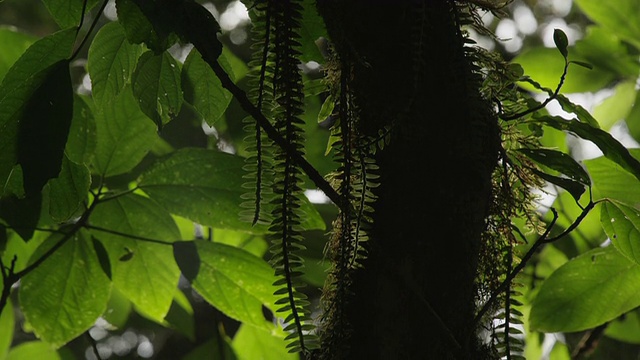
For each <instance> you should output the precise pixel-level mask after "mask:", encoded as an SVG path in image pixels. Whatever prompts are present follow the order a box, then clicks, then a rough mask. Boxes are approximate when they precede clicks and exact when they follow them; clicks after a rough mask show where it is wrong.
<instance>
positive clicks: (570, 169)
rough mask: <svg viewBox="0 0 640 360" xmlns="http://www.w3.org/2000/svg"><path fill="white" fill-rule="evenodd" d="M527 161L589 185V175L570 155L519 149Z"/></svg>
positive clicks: (548, 150) (543, 150)
mask: <svg viewBox="0 0 640 360" xmlns="http://www.w3.org/2000/svg"><path fill="white" fill-rule="evenodd" d="M518 151H519V152H521V153H523V154H525V155H526V156H527V157H528V158H529V159H531V160H533V161H535V162H537V163H538V164H541V165H544V166H546V167H548V168H550V169H553V170H555V171H557V172H559V173H561V174H564V175H567V176H568V177H569V178H570V179H572V180H574V181H577V182H579V183H581V184H584V185H591V179H589V174H587V172H586V171H585V170H584V169H583V168H582V166H581V165H580V164H578V163H577V162H576V161H575V160H574V159H573V158H572V157H571V156H570V155H568V154H565V153H563V152H560V151H556V150H551V149H520V150H518Z"/></svg>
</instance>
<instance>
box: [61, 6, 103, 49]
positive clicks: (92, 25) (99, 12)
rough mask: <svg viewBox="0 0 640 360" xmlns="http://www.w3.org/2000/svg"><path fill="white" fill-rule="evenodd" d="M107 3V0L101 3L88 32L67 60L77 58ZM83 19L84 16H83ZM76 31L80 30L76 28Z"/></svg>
mask: <svg viewBox="0 0 640 360" xmlns="http://www.w3.org/2000/svg"><path fill="white" fill-rule="evenodd" d="M108 2H109V0H104V1H103V2H102V5H101V6H100V10H98V15H96V18H95V19H93V22H92V23H91V26H90V27H89V30H87V35H85V37H84V38H83V39H82V42H80V45H78V47H77V48H76V51H74V52H73V55H71V57H70V58H69V60H72V59H74V58H75V57H76V56H78V53H79V52H80V50H81V49H82V48H83V47H84V44H85V43H86V42H87V40H88V39H89V36H90V35H91V33H92V32H93V29H94V28H95V27H96V25H97V24H98V20H99V19H100V16H102V13H103V12H104V9H105V8H106V7H107V3H108ZM83 17H84V16H83ZM78 30H80V28H78Z"/></svg>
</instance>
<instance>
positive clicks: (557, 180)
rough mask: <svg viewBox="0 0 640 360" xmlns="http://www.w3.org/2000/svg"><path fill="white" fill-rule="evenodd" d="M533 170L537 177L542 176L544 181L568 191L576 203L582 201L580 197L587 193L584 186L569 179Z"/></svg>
mask: <svg viewBox="0 0 640 360" xmlns="http://www.w3.org/2000/svg"><path fill="white" fill-rule="evenodd" d="M532 170H533V172H534V173H536V175H538V176H540V177H541V178H543V179H544V180H546V181H548V182H550V183H552V184H554V185H557V186H559V187H561V188H563V189H565V190H567V191H568V192H569V194H571V196H573V198H574V199H575V200H576V201H580V197H581V196H582V194H584V191H585V188H584V185H582V184H581V183H579V182H577V181H574V180H571V179H567V178H561V177H558V176H554V175H549V174H547V173H544V172H542V171H539V170H537V169H532Z"/></svg>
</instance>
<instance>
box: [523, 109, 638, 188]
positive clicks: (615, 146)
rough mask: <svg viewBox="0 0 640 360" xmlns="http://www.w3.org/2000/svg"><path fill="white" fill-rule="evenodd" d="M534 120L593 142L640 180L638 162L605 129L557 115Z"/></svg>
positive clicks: (610, 158) (606, 155)
mask: <svg viewBox="0 0 640 360" xmlns="http://www.w3.org/2000/svg"><path fill="white" fill-rule="evenodd" d="M535 121H537V122H540V123H543V124H545V125H548V126H551V127H553V128H555V129H558V130H563V131H569V132H572V133H574V134H575V135H576V136H578V137H580V138H582V139H585V140H589V141H591V142H592V143H594V144H595V145H596V146H597V147H598V148H599V149H600V150H601V151H602V153H603V154H604V156H605V157H606V158H607V159H609V160H611V161H613V162H615V163H616V164H618V165H620V166H622V168H623V169H625V170H627V171H629V172H630V173H631V174H633V175H634V176H635V177H636V178H637V179H639V180H640V162H639V161H638V160H636V158H634V157H633V156H631V154H630V153H629V150H627V148H625V147H624V146H623V145H622V144H620V142H618V140H616V139H615V138H614V137H613V136H611V135H610V134H609V133H607V132H606V131H603V130H600V129H597V128H594V127H593V126H591V125H589V124H587V123H582V122H578V121H567V120H564V119H562V118H560V117H557V116H541V117H538V118H536V119H535Z"/></svg>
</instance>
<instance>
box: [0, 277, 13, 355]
mask: <svg viewBox="0 0 640 360" xmlns="http://www.w3.org/2000/svg"><path fill="white" fill-rule="evenodd" d="M0 285H3V284H2V279H0ZM14 326H15V320H14V315H13V304H12V303H11V299H7V303H6V304H5V306H4V309H3V310H2V313H1V314H0V359H4V358H5V356H7V353H8V352H9V348H10V347H11V342H12V341H13V327H14Z"/></svg>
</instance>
